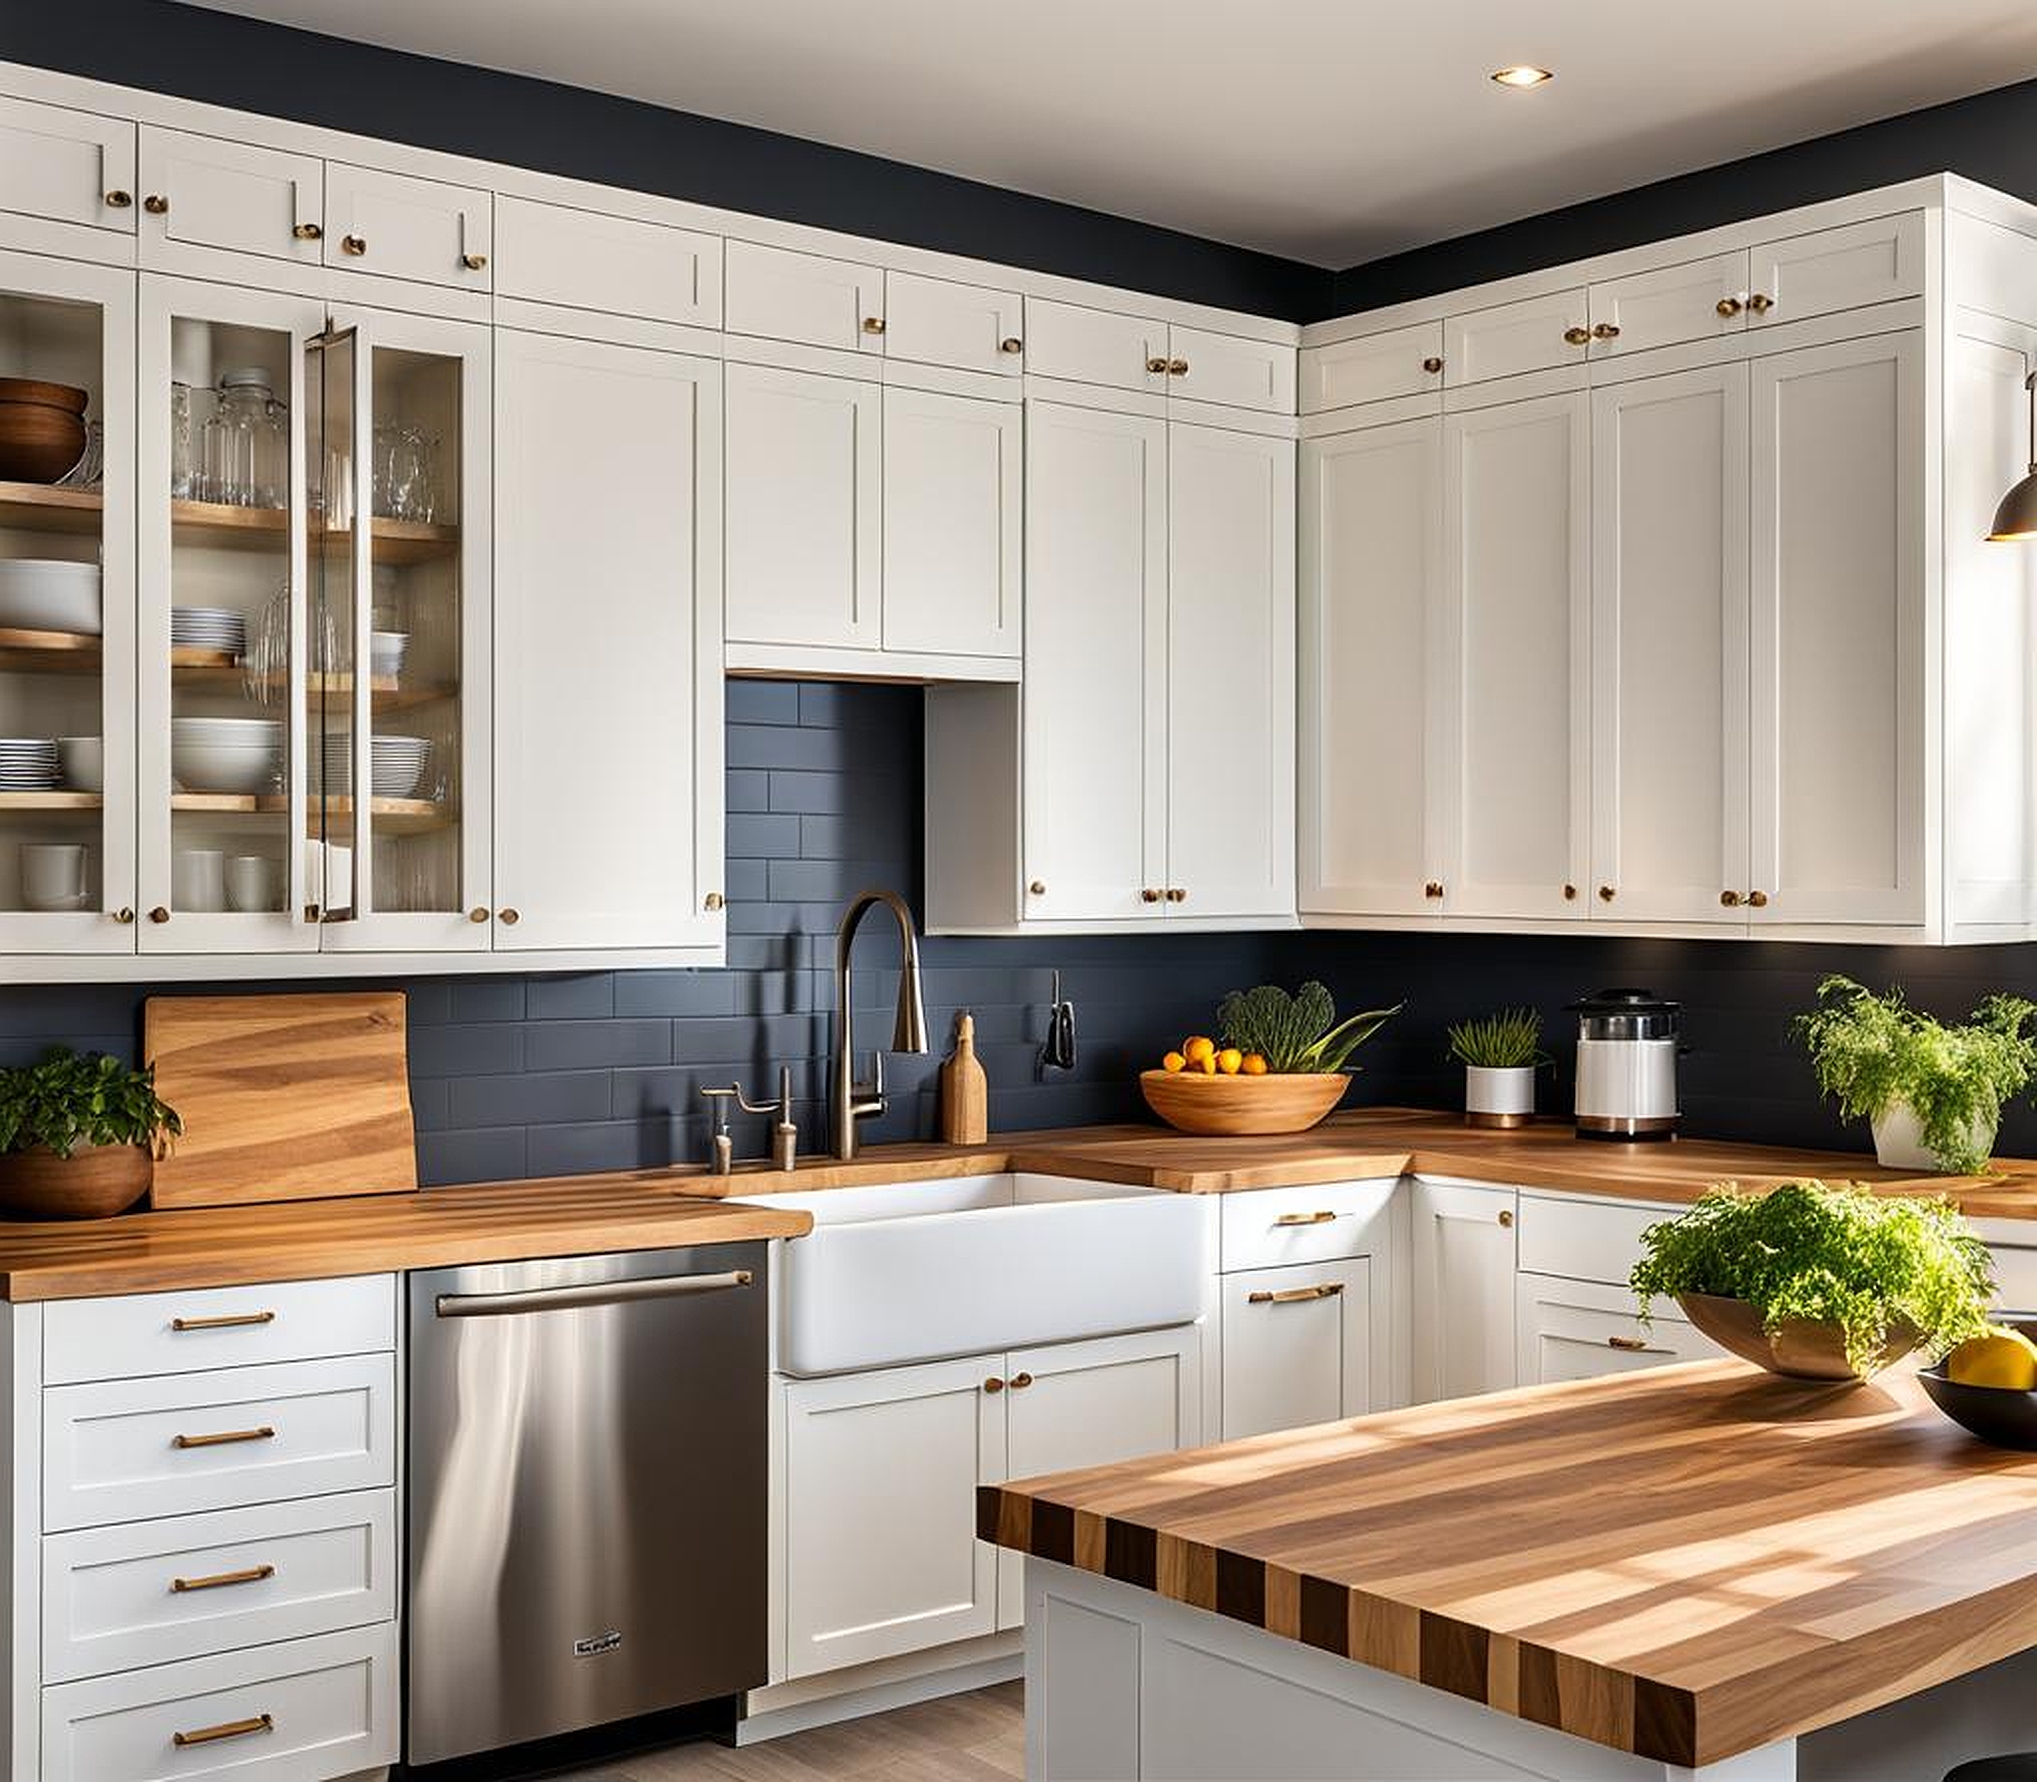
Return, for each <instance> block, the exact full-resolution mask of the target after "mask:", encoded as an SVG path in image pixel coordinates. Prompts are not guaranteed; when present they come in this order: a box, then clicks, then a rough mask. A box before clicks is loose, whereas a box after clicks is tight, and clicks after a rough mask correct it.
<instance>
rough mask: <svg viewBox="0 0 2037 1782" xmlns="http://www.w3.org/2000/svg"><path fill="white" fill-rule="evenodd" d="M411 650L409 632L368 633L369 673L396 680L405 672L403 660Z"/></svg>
mask: <svg viewBox="0 0 2037 1782" xmlns="http://www.w3.org/2000/svg"><path fill="white" fill-rule="evenodd" d="M409 648H410V633H409V632H407V631H371V632H369V633H368V672H369V673H370V674H373V675H378V676H387V677H388V678H389V679H390V680H394V679H395V678H396V677H397V676H398V675H400V674H401V673H402V672H403V658H404V655H405V653H406V652H407V651H408V650H409Z"/></svg>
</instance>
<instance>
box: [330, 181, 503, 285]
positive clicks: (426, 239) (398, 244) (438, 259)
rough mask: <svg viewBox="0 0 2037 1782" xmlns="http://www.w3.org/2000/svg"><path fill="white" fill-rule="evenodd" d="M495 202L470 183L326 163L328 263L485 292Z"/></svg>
mask: <svg viewBox="0 0 2037 1782" xmlns="http://www.w3.org/2000/svg"><path fill="white" fill-rule="evenodd" d="M494 251H495V246H494V199H493V198H492V197H491V196H490V194H488V193H487V192H477V191H475V190H473V189H472V188H471V187H467V186H449V185H445V184H442V183H441V182H440V181H438V180H432V179H412V178H409V177H407V176H405V175H403V174H396V173H382V172H378V171H377V170H376V169H374V168H370V167H349V166H347V165H346V164H345V163H344V162H341V161H329V162H327V163H326V169H325V263H326V264H327V265H328V266H338V267H342V268H344V269H345V270H347V271H350V272H374V273H380V274H381V275H382V276H383V277H385V278H408V279H415V280H417V281H418V282H419V283H420V284H427V285H455V286H458V287H460V288H461V289H463V290H474V291H486V290H488V289H489V288H490V287H491V286H492V285H493V283H494V273H493V271H492V270H491V259H492V256H493V254H494Z"/></svg>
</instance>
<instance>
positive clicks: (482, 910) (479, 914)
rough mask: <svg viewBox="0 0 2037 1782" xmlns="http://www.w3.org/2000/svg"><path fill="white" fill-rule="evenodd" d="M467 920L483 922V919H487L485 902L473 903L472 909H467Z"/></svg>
mask: <svg viewBox="0 0 2037 1782" xmlns="http://www.w3.org/2000/svg"><path fill="white" fill-rule="evenodd" d="M467 920H468V921H469V922H485V921H487V920H488V906H487V905H486V904H481V903H477V904H476V905H475V906H474V907H473V908H472V909H470V910H469V911H468V912H467Z"/></svg>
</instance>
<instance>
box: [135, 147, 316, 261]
mask: <svg viewBox="0 0 2037 1782" xmlns="http://www.w3.org/2000/svg"><path fill="white" fill-rule="evenodd" d="M141 188H142V189H141V192H140V194H139V196H140V200H141V209H142V221H141V245H142V263H143V265H145V266H146V265H154V264H163V263H164V256H165V255H166V254H168V253H171V252H173V251H174V250H175V249H177V248H225V249H227V250H228V251H229V252H232V253H237V254H260V255H262V256H263V257H264V258H267V259H271V260H295V261H297V262H298V263H299V264H301V265H305V266H316V265H318V264H319V263H320V260H321V258H322V253H321V247H320V243H321V238H322V236H323V234H324V223H325V163H324V162H323V161H321V160H319V159H318V158H317V157H316V156H315V155H294V154H289V153H287V152H285V151H284V150H282V149H271V148H254V147H250V146H249V145H247V144H245V143H239V142H223V141H221V140H219V139H218V138H216V137H212V136H194V135H192V134H190V133H189V132H188V131H183V130H161V129H158V128H156V127H155V126H154V125H153V124H144V125H142V127H141ZM187 263H188V256H187Z"/></svg>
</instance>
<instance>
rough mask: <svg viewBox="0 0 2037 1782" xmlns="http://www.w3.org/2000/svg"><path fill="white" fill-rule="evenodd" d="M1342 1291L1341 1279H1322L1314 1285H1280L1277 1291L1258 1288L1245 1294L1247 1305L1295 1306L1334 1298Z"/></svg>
mask: <svg viewBox="0 0 2037 1782" xmlns="http://www.w3.org/2000/svg"><path fill="white" fill-rule="evenodd" d="M1343 1291H1344V1283H1343V1282H1342V1281H1323V1282H1320V1283H1319V1284H1318V1285H1316V1286H1314V1287H1282V1288H1281V1289H1280V1290H1279V1291H1278V1292H1270V1291H1268V1290H1267V1289H1266V1288H1263V1287H1262V1288H1260V1289H1259V1290H1258V1291H1257V1292H1256V1293H1248V1294H1246V1295H1245V1303H1246V1304H1247V1305H1248V1306H1295V1305H1300V1304H1301V1303H1302V1302H1303V1301H1304V1300H1311V1299H1335V1298H1336V1297H1337V1295H1338V1294H1340V1293H1342V1292H1343Z"/></svg>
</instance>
